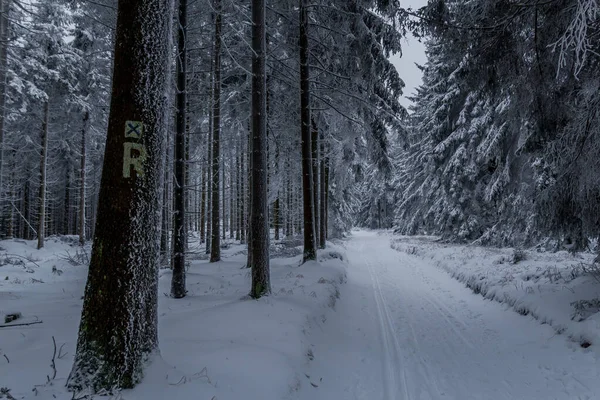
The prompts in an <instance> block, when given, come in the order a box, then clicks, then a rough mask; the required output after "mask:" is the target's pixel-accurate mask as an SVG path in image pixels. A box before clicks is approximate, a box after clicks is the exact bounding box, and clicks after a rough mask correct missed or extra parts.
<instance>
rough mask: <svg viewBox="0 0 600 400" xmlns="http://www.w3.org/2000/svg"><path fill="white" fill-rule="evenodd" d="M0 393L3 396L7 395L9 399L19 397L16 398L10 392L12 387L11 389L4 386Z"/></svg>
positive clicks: (13, 399)
mask: <svg viewBox="0 0 600 400" xmlns="http://www.w3.org/2000/svg"><path fill="white" fill-rule="evenodd" d="M0 395H2V396H6V398H7V399H8V400H17V399H15V398H14V397H13V396H12V394H10V389H9V388H5V387H3V388H0Z"/></svg>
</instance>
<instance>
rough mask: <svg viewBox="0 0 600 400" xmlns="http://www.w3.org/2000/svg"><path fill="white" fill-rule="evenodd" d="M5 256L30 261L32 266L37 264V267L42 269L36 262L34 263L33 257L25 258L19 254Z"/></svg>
mask: <svg viewBox="0 0 600 400" xmlns="http://www.w3.org/2000/svg"><path fill="white" fill-rule="evenodd" d="M4 255H5V256H6V257H19V258H22V259H23V260H27V261H29V262H30V263H32V264H35V265H36V267H38V268H41V267H40V264H38V263H36V262H35V261H33V260H32V257H23V256H20V255H18V254H9V253H4Z"/></svg>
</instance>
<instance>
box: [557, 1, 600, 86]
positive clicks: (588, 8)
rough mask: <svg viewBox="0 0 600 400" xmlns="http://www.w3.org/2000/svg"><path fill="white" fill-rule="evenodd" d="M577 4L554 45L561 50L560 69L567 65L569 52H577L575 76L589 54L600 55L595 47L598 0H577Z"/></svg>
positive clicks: (598, 10) (599, 15)
mask: <svg viewBox="0 0 600 400" xmlns="http://www.w3.org/2000/svg"><path fill="white" fill-rule="evenodd" d="M576 2H577V5H576V6H575V11H574V13H573V17H572V19H571V22H570V23H569V25H568V26H567V29H566V30H565V32H564V33H563V35H562V36H561V38H560V39H559V40H557V41H556V42H555V43H554V44H553V45H552V49H553V51H556V50H558V51H559V60H558V63H559V71H560V70H561V69H563V68H564V67H566V66H567V58H568V54H569V53H570V52H571V51H573V52H574V54H575V76H577V75H578V74H579V73H580V72H581V69H582V68H583V66H584V65H585V63H586V61H587V58H588V56H589V54H590V53H591V54H595V55H597V56H600V54H598V53H597V52H596V51H595V50H594V49H593V44H594V39H593V38H592V36H593V32H594V30H596V29H597V28H598V24H599V22H600V19H599V18H600V6H599V4H598V1H597V0H576Z"/></svg>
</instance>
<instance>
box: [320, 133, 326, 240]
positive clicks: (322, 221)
mask: <svg viewBox="0 0 600 400" xmlns="http://www.w3.org/2000/svg"><path fill="white" fill-rule="evenodd" d="M320 134H321V137H320V138H319V139H320V142H321V146H320V147H321V162H320V172H321V179H320V185H321V190H320V191H319V194H320V201H319V214H320V215H319V248H320V249H324V248H325V245H326V241H327V228H326V227H327V201H326V190H327V185H326V182H325V157H326V156H325V135H324V134H323V131H322V130H321V133H320Z"/></svg>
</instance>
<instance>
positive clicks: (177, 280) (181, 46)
mask: <svg viewBox="0 0 600 400" xmlns="http://www.w3.org/2000/svg"><path fill="white" fill-rule="evenodd" d="M177 31H178V38H177V63H176V64H177V116H176V133H175V149H174V150H175V151H174V155H173V159H174V168H175V173H174V174H173V185H174V191H173V192H174V196H175V199H174V202H173V204H174V206H175V209H174V212H173V214H174V216H173V242H174V243H173V275H172V276H171V297H174V298H176V299H181V298H183V297H185V293H186V289H185V241H186V236H187V225H186V223H185V211H186V193H185V186H186V172H187V171H186V163H185V159H186V140H185V139H186V138H185V131H186V129H185V125H186V107H187V87H186V83H187V82H186V73H187V51H186V48H185V46H186V35H187V0H179V28H178V29H177Z"/></svg>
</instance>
